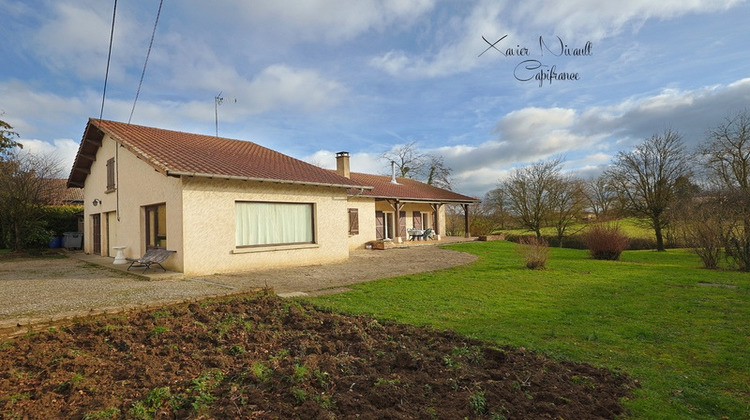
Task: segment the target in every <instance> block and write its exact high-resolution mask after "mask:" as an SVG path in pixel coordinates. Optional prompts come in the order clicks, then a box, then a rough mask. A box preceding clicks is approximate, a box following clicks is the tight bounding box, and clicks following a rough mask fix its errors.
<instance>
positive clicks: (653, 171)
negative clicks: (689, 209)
mask: <svg viewBox="0 0 750 420" xmlns="http://www.w3.org/2000/svg"><path fill="white" fill-rule="evenodd" d="M606 174H607V176H608V177H609V179H610V180H611V182H612V184H613V185H614V186H616V188H617V190H618V193H620V194H622V195H623V197H624V199H625V202H626V203H627V206H628V208H629V210H631V211H632V212H633V213H634V214H635V215H637V216H641V217H644V218H646V219H647V220H648V222H649V225H650V226H651V228H652V229H654V235H655V236H656V248H657V250H659V251H664V250H665V247H664V229H665V228H666V227H667V226H668V225H669V218H668V217H666V212H667V210H668V209H669V207H670V206H671V205H672V204H673V202H674V200H675V196H676V183H677V182H678V180H680V179H682V178H683V177H689V176H690V175H691V171H690V165H689V161H688V157H687V154H686V152H685V147H684V146H683V144H682V138H681V136H680V134H679V133H678V132H677V131H674V130H672V129H666V130H664V132H663V133H662V134H660V135H657V134H655V135H653V136H652V137H651V138H649V139H646V140H645V141H644V142H643V143H641V144H640V145H638V146H636V148H635V149H634V150H633V151H631V152H629V153H625V152H620V153H618V154H617V156H616V157H615V159H614V162H613V163H612V166H611V167H610V169H608V170H607V171H606Z"/></svg>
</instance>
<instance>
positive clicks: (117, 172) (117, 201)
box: [115, 142, 121, 222]
mask: <svg viewBox="0 0 750 420" xmlns="http://www.w3.org/2000/svg"><path fill="white" fill-rule="evenodd" d="M120 147H121V145H120V144H119V143H117V142H115V214H116V215H117V221H118V222H119V221H120Z"/></svg>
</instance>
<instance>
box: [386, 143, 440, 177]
mask: <svg viewBox="0 0 750 420" xmlns="http://www.w3.org/2000/svg"><path fill="white" fill-rule="evenodd" d="M380 157H381V158H383V159H385V160H387V161H388V162H389V163H390V162H395V163H396V170H397V175H399V176H401V177H403V178H415V177H417V176H419V175H420V174H422V173H423V171H424V167H425V165H426V164H427V160H428V157H427V155H425V154H424V153H420V152H419V149H417V142H415V141H413V142H411V143H408V144H405V145H403V146H400V147H397V148H395V149H391V150H389V151H387V152H384V153H383V154H382V155H380Z"/></svg>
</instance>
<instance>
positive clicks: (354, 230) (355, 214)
mask: <svg viewBox="0 0 750 420" xmlns="http://www.w3.org/2000/svg"><path fill="white" fill-rule="evenodd" d="M349 234H350V235H359V210H357V209H349Z"/></svg>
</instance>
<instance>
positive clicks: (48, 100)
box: [0, 81, 101, 136]
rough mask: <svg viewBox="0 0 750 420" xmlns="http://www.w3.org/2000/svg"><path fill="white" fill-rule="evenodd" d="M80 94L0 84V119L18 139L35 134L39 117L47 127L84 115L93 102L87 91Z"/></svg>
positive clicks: (22, 85)
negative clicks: (2, 113)
mask: <svg viewBox="0 0 750 420" xmlns="http://www.w3.org/2000/svg"><path fill="white" fill-rule="evenodd" d="M80 95H81V96H78V97H69V96H62V95H58V94H55V93H53V92H48V91H37V90H34V89H33V87H32V86H29V85H27V84H25V83H22V82H19V81H9V82H5V83H2V82H0V98H3V109H2V110H3V111H5V113H6V114H5V116H4V117H3V118H4V119H5V121H6V122H8V123H9V124H11V125H12V126H13V127H14V128H15V130H16V131H17V132H19V133H20V134H21V135H22V136H23V135H38V134H37V133H38V132H39V131H40V130H41V129H42V127H39V126H37V124H38V122H39V120H37V118H38V117H39V116H43V119H44V121H45V122H46V123H47V124H55V123H60V122H67V121H70V119H71V118H80V116H81V115H87V110H88V109H91V108H92V107H91V105H92V104H94V103H95V102H96V99H95V98H94V97H93V96H92V95H91V94H90V92H80ZM99 100H101V99H99ZM82 124H83V123H82Z"/></svg>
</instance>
